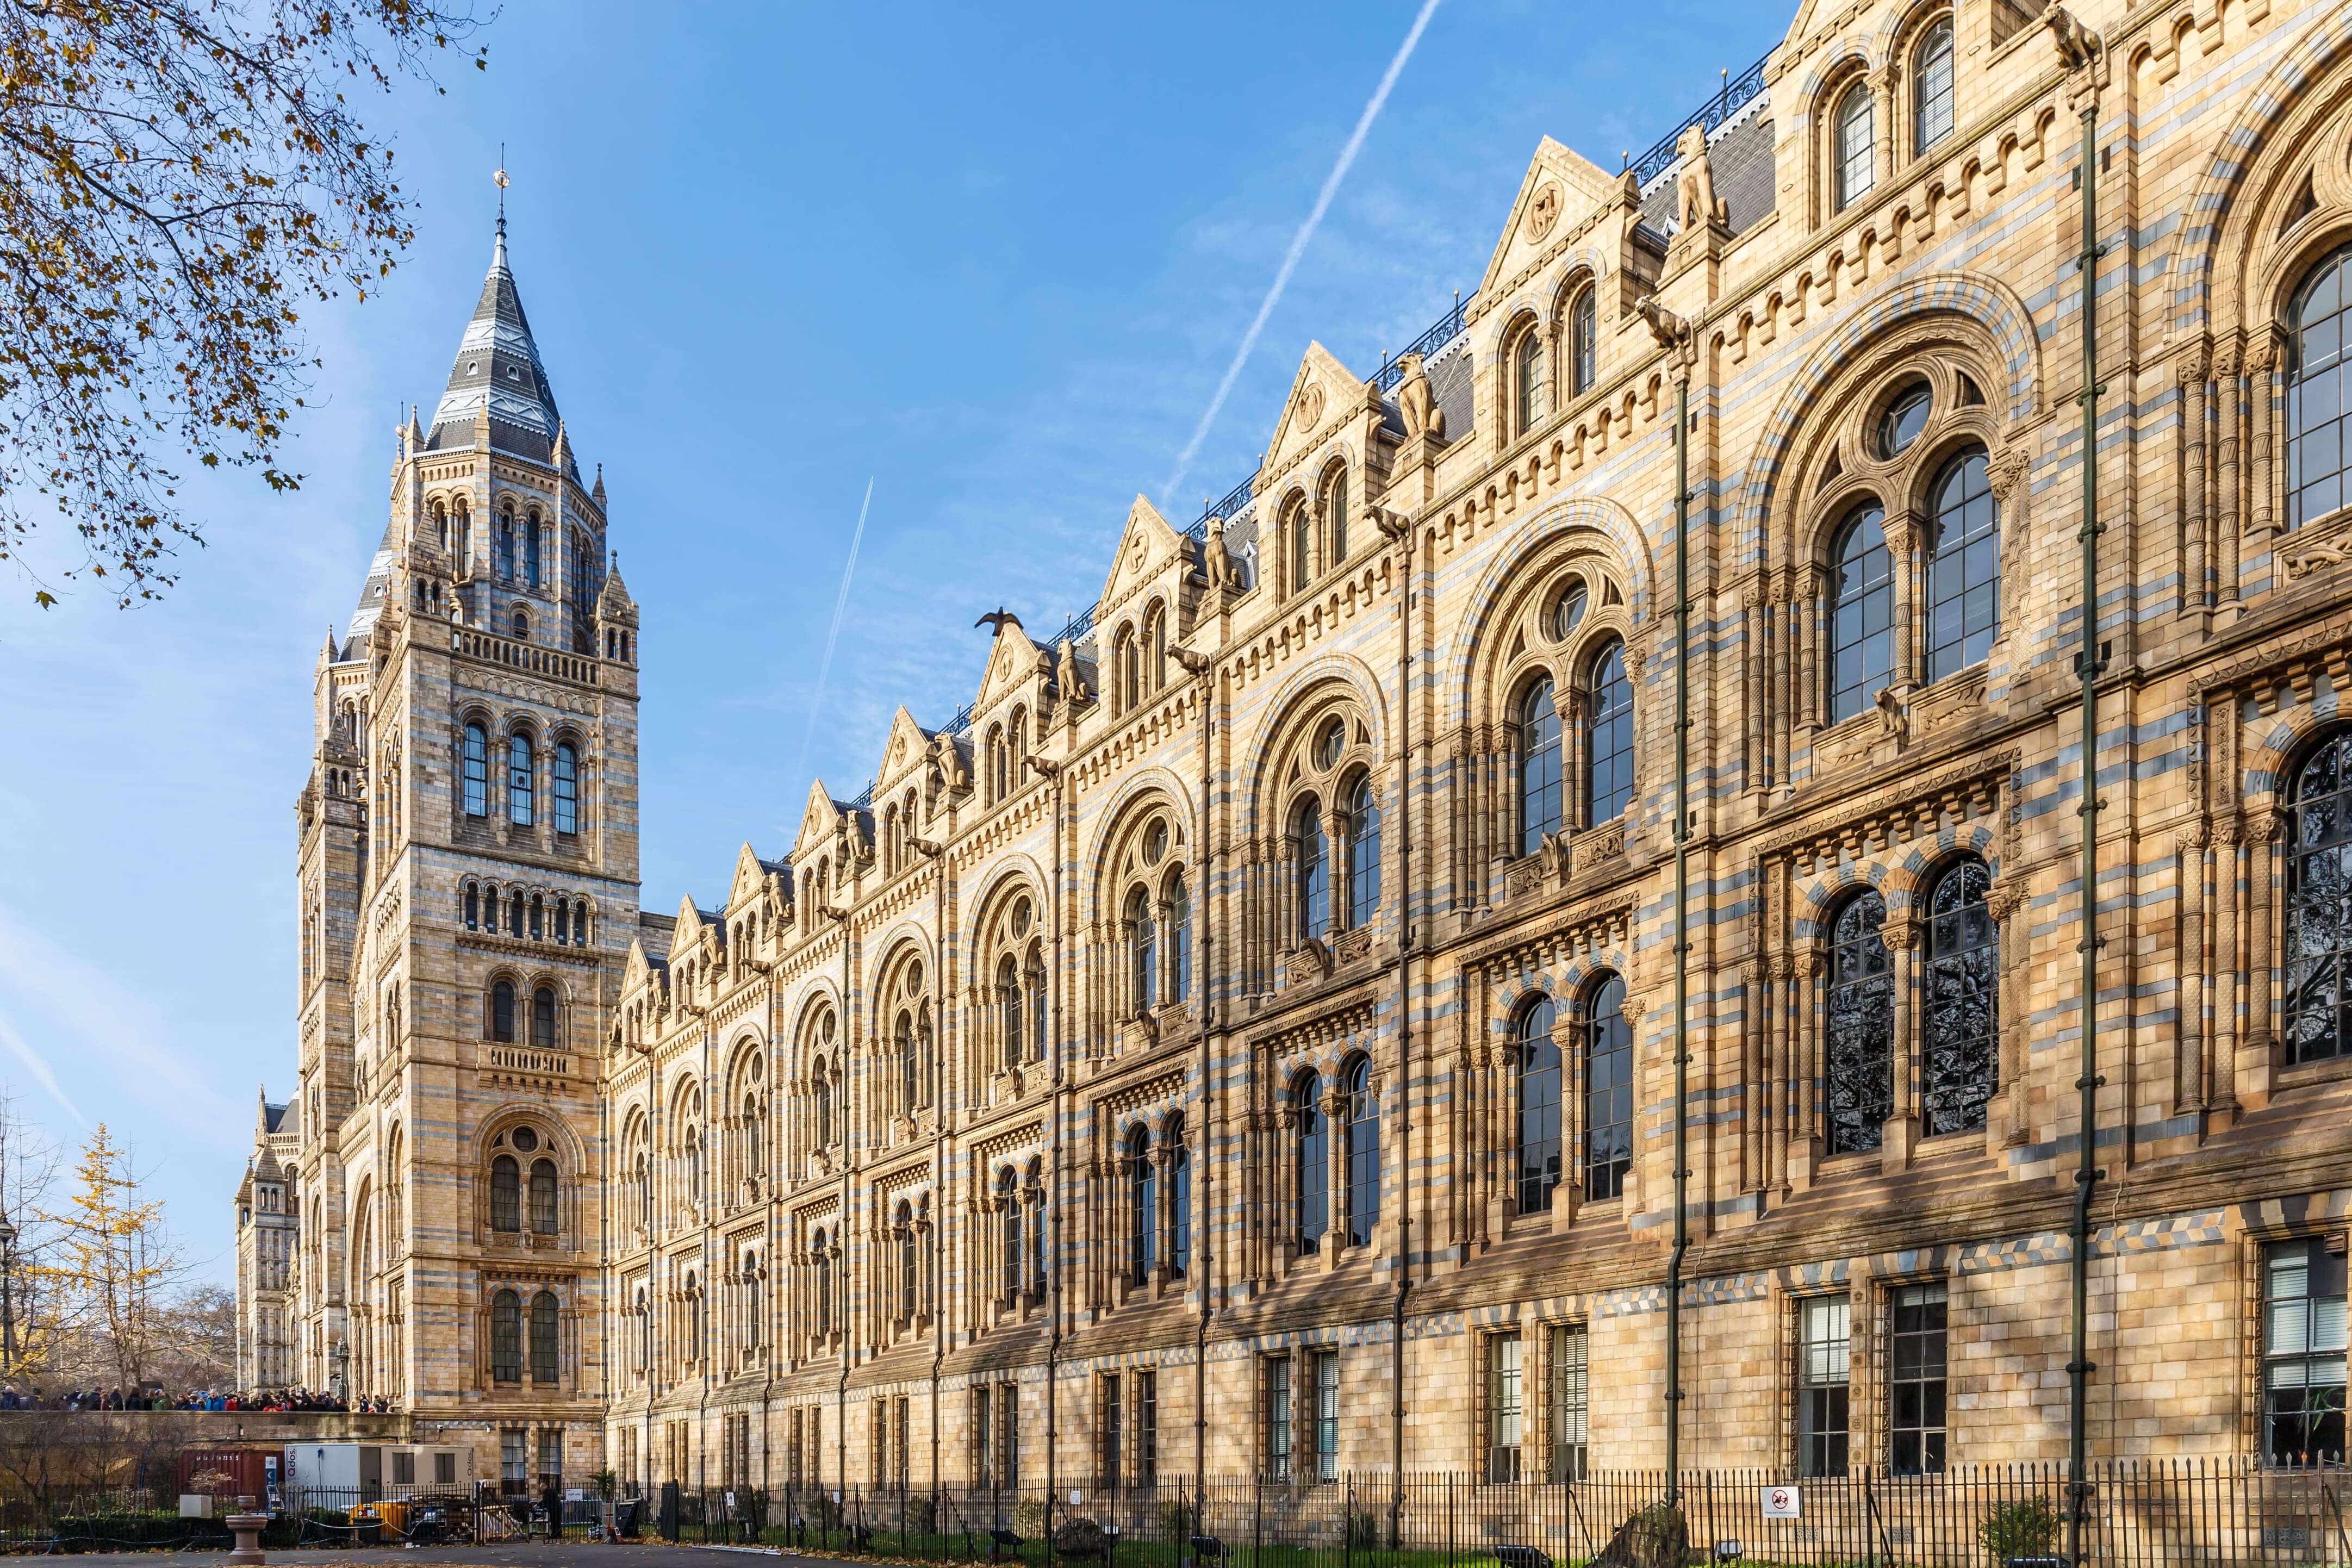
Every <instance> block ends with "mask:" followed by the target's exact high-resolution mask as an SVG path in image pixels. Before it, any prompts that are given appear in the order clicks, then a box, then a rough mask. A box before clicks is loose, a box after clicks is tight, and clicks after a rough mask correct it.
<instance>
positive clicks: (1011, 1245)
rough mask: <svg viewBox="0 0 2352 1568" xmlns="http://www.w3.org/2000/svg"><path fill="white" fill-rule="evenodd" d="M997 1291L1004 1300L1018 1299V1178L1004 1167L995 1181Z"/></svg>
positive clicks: (1019, 1225) (1019, 1197)
mask: <svg viewBox="0 0 2352 1568" xmlns="http://www.w3.org/2000/svg"><path fill="white" fill-rule="evenodd" d="M996 1222H997V1227H998V1229H997V1251H998V1253H999V1254H1000V1255H1001V1256H1000V1257H999V1258H998V1263H999V1265H1000V1274H1001V1278H1000V1279H998V1281H997V1285H998V1288H999V1289H1001V1290H1002V1291H1003V1295H1004V1299H1005V1300H1006V1301H1008V1302H1011V1301H1017V1300H1020V1299H1021V1259H1022V1257H1023V1253H1022V1250H1021V1178H1020V1177H1018V1176H1016V1175H1015V1174H1013V1167H1012V1166H1010V1165H1007V1166H1006V1167H1005V1168H1004V1170H1003V1173H1002V1174H1000V1175H999V1176H998V1177H997V1178H996Z"/></svg>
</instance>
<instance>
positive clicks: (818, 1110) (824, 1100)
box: [809, 1058, 833, 1149]
mask: <svg viewBox="0 0 2352 1568" xmlns="http://www.w3.org/2000/svg"><path fill="white" fill-rule="evenodd" d="M809 1121H811V1122H813V1123H814V1129H813V1131H814V1132H815V1135H816V1146H817V1147H818V1148H820V1149H829V1148H831V1147H832V1146H833V1079H831V1078H830V1077H828V1076H827V1075H826V1073H825V1068H824V1060H823V1059H822V1058H820V1059H819V1060H818V1062H817V1064H816V1074H815V1081H814V1083H812V1084H811V1085H810V1086H809Z"/></svg>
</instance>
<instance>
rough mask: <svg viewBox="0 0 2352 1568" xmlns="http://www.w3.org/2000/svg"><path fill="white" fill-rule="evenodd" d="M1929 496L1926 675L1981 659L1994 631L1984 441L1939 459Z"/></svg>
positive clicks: (1992, 511)
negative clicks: (1946, 460) (1947, 460)
mask: <svg viewBox="0 0 2352 1568" xmlns="http://www.w3.org/2000/svg"><path fill="white" fill-rule="evenodd" d="M1935 497H1936V500H1935V509H1936V510H1935V522H1934V528H1935V535H1934V538H1935V545H1934V553H1933V554H1932V555H1931V556H1930V557H1929V558H1928V563H1927V599H1928V604H1929V605H1930V610H1929V614H1928V619H1927V679H1929V680H1931V681H1932V680H1941V679H1944V677H1946V676H1948V675H1950V674H1952V673H1954V672H1955V671H1957V670H1962V669H1966V668H1968V667H1969V666H1970V665H1972V664H1981V663H1982V662H1983V661H1984V659H1985V658H1986V657H1987V656H1988V655H1989V654H1990V653H1991V652H1992V639H1993V638H1995V637H1999V636H2000V511H1999V509H1998V508H1997V507H1996V506H1995V505H1994V504H1993V499H1992V479H1991V477H1990V474H1989V473H1988V472H1987V471H1986V468H1985V454H1984V448H1982V447H1977V448H1975V449H1974V450H1971V451H1968V452H1964V453H1962V454H1961V455H1960V456H1958V457H1957V458H1953V459H1952V460H1951V462H1950V463H1948V465H1946V466H1945V468H1944V471H1943V473H1942V474H1941V475H1939V476H1938V477H1937V480H1936V490H1935Z"/></svg>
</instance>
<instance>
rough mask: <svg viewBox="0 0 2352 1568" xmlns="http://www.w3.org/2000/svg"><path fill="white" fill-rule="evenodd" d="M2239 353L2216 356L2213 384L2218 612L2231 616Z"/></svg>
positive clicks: (2238, 505)
mask: <svg viewBox="0 0 2352 1568" xmlns="http://www.w3.org/2000/svg"><path fill="white" fill-rule="evenodd" d="M2239 354H2240V351H2239V350H2238V348H2237V347H2236V346H2235V345H2234V344H2233V345H2231V346H2229V347H2226V348H2224V349H2223V350H2222V351H2221V353H2220V354H2219V355H2218V356H2216V359H2215V363H2214V365H2213V373H2214V380H2215V382H2216V383H2217V384H2218V388H2219V394H2220V396H2219V401H2220V404H2221V460H2220V467H2221V483H2220V484H2219V486H2218V487H2217V489H2218V490H2219V492H2220V493H2219V497H2218V500H2219V501H2220V503H2221V510H2220V515H2219V517H2218V518H2217V519H2216V520H2215V521H2216V522H2217V525H2218V530H2219V532H2220V535H2221V608H2222V609H2223V610H2225V611H2229V612H2231V613H2232V614H2234V613H2235V612H2236V610H2237V609H2238V607H2239V600H2238V535H2239V533H2240V531H2242V529H2243V527H2244V526H2245V523H2244V515H2245V514H2244V510H2243V502H2244V500H2245V496H2244V492H2243V489H2242V486H2241V484H2240V480H2239V478H2238V436H2239V432H2240V431H2241V429H2242V428H2243V425H2244V417H2245V411H2246V398H2245V391H2244V386H2243V384H2242V382H2241V381H2240V380H2239V374H2238V373H2239Z"/></svg>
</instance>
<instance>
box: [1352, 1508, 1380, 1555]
mask: <svg viewBox="0 0 2352 1568" xmlns="http://www.w3.org/2000/svg"><path fill="white" fill-rule="evenodd" d="M1387 1533H1388V1529H1387V1526H1386V1524H1385V1523H1384V1521H1382V1520H1381V1515H1380V1514H1378V1513H1377V1512H1375V1511H1373V1510H1370V1509H1368V1508H1356V1509H1349V1510H1348V1544H1349V1547H1350V1548H1352V1549H1353V1550H1355V1551H1358V1552H1371V1551H1377V1550H1378V1549H1379V1548H1380V1545H1381V1542H1382V1540H1383V1539H1384V1538H1385V1537H1386V1535H1387Z"/></svg>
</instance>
